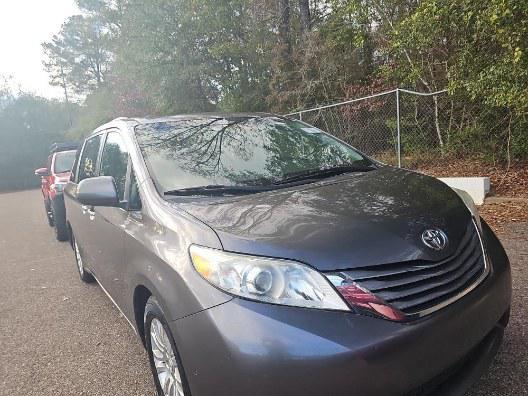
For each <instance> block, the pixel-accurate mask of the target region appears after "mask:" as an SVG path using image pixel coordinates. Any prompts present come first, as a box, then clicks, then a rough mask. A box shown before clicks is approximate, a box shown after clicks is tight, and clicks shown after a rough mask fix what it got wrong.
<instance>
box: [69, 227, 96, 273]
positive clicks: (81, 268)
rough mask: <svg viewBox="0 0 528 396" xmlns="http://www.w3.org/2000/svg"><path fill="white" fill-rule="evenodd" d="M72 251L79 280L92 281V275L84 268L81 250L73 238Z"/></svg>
mask: <svg viewBox="0 0 528 396" xmlns="http://www.w3.org/2000/svg"><path fill="white" fill-rule="evenodd" d="M72 238H73V236H72ZM73 253H74V254H75V263H76V264H77V271H79V277H80V278H81V280H82V281H83V282H85V283H92V282H94V281H95V278H94V277H93V275H92V274H90V273H89V272H88V271H86V269H85V268H84V264H83V259H82V255H81V251H80V250H79V245H78V244H77V240H76V239H75V238H73Z"/></svg>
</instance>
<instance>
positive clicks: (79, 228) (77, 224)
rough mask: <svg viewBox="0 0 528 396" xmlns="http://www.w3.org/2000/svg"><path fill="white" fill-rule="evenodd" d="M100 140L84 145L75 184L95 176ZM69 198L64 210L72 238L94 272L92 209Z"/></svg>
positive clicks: (98, 136) (96, 137) (93, 139)
mask: <svg viewBox="0 0 528 396" xmlns="http://www.w3.org/2000/svg"><path fill="white" fill-rule="evenodd" d="M101 140H102V135H96V136H94V137H91V138H90V139H88V140H86V142H85V143H84V146H83V149H82V152H81V157H80V159H79V165H78V170H77V175H76V177H75V183H80V182H81V181H82V180H84V179H88V178H90V177H94V176H96V175H97V169H96V164H97V159H98V157H99V149H100V145H101ZM69 197H70V198H71V199H68V200H66V210H67V213H68V220H69V222H70V225H71V227H72V231H73V236H74V238H75V240H76V242H77V244H78V245H79V249H80V250H81V254H82V256H83V262H84V263H85V266H86V268H88V269H89V270H94V272H95V267H96V262H95V249H96V246H95V240H94V235H95V229H94V222H93V215H94V213H95V212H94V208H93V207H89V206H87V205H82V204H81V203H80V202H79V201H77V200H76V199H75V195H72V194H69Z"/></svg>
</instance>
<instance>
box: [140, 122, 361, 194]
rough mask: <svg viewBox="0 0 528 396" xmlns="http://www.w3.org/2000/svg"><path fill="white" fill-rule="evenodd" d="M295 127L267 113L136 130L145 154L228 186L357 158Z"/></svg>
mask: <svg viewBox="0 0 528 396" xmlns="http://www.w3.org/2000/svg"><path fill="white" fill-rule="evenodd" d="M301 127H304V128H306V127H305V126H304V125H302V124H298V123H295V122H294V121H291V122H290V121H285V120H281V119H278V118H271V117H234V118H200V119H186V120H176V121H168V122H157V123H150V124H144V125H141V126H139V127H137V129H136V133H137V135H138V139H139V142H140V146H141V148H142V150H143V152H144V154H145V155H146V157H147V158H155V157H158V158H160V157H161V158H163V159H169V160H172V161H174V163H175V166H177V167H178V168H180V169H182V170H184V171H186V172H188V173H191V174H196V175H199V176H202V177H206V178H209V179H213V180H214V179H221V180H224V179H227V180H228V181H230V182H231V183H234V184H238V183H243V184H247V183H250V182H253V183H254V184H255V183H259V182H266V181H267V182H269V181H270V180H275V179H277V178H281V177H283V176H284V175H287V174H289V173H293V172H298V171H300V170H305V169H319V168H324V167H328V166H332V165H337V164H345V163H351V162H354V161H358V160H362V157H360V156H359V155H358V154H357V153H355V152H354V151H353V150H351V149H349V148H348V147H346V146H344V145H342V144H340V143H338V142H337V141H335V140H333V139H331V138H328V137H327V136H326V135H324V134H322V133H317V132H315V133H314V132H311V133H310V132H307V131H305V130H303V129H301ZM154 171H156V170H155V169H154Z"/></svg>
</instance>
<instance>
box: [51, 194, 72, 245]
mask: <svg viewBox="0 0 528 396" xmlns="http://www.w3.org/2000/svg"><path fill="white" fill-rule="evenodd" d="M61 205H62V206H61ZM51 213H52V221H53V223H54V226H55V238H57V241H61V242H63V241H67V240H68V227H67V226H66V213H65V210H64V203H63V202H62V201H60V202H57V201H52V202H51Z"/></svg>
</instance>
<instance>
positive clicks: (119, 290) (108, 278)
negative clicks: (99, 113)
mask: <svg viewBox="0 0 528 396" xmlns="http://www.w3.org/2000/svg"><path fill="white" fill-rule="evenodd" d="M128 166H129V156H128V150H127V148H126V145H125V142H124V140H123V138H122V136H121V135H120V133H119V131H117V130H111V131H110V132H108V134H107V136H106V141H105V143H104V146H103V150H102V153H101V160H100V165H99V175H100V176H112V177H113V178H114V183H115V186H116V190H117V194H118V197H119V201H120V206H119V207H96V208H95V215H94V226H95V227H94V228H95V235H94V240H95V244H96V246H97V248H96V249H95V261H96V263H97V264H96V273H97V279H98V281H99V283H101V285H102V286H103V288H104V289H105V290H106V291H107V293H108V294H110V296H111V297H112V299H113V300H114V302H115V303H116V304H117V305H118V306H122V301H119V300H120V298H119V296H120V295H122V294H123V288H124V279H123V278H124V276H123V275H124V274H123V271H122V265H123V261H124V228H125V222H126V220H127V217H128V211H127V210H126V208H127V203H126V201H125V187H126V180H127V172H128Z"/></svg>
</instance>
